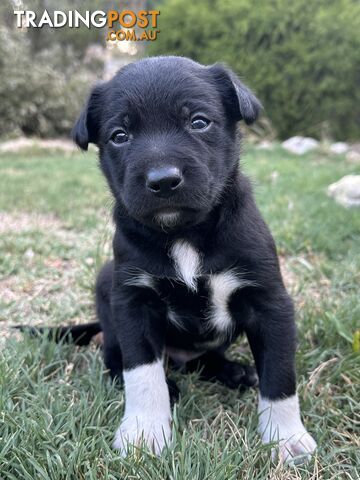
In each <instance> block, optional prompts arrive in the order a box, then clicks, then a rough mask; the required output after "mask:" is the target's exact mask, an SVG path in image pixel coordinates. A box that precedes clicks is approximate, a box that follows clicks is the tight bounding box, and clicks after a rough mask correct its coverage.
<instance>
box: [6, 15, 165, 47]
mask: <svg viewBox="0 0 360 480" xmlns="http://www.w3.org/2000/svg"><path fill="white" fill-rule="evenodd" d="M14 15H15V16H16V26H17V27H18V28H22V29H26V28H42V27H45V26H47V27H49V28H63V27H68V28H80V27H83V26H84V27H86V28H91V27H95V28H104V27H105V26H107V27H108V29H109V30H108V32H107V35H106V41H108V42H109V41H110V42H115V41H123V40H125V41H154V40H156V39H157V37H158V34H159V33H160V30H158V29H157V26H158V16H159V15H160V11H159V10H139V11H137V12H135V11H133V10H121V11H117V10H109V11H107V12H104V11H102V10H96V11H94V12H92V11H90V10H85V11H84V12H79V11H78V10H68V11H62V10H54V11H53V12H51V13H49V12H48V11H47V10H44V11H43V12H41V13H38V12H35V11H33V10H14Z"/></svg>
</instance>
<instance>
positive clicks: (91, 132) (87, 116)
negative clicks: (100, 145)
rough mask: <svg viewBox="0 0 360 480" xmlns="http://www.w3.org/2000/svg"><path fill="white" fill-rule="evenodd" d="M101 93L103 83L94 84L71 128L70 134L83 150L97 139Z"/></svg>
mask: <svg viewBox="0 0 360 480" xmlns="http://www.w3.org/2000/svg"><path fill="white" fill-rule="evenodd" d="M102 94H103V85H102V84H101V85H96V86H95V87H94V89H93V90H92V92H91V93H90V96H89V98H88V100H87V102H86V105H85V107H84V110H83V111H82V112H81V114H80V117H79V118H78V120H77V122H76V123H75V125H74V127H73V129H72V132H71V134H72V138H73V140H74V142H75V143H76V144H77V145H78V146H79V147H80V148H82V149H83V150H87V149H88V145H89V143H97V141H98V133H99V124H100V115H101V106H102V99H101V96H102Z"/></svg>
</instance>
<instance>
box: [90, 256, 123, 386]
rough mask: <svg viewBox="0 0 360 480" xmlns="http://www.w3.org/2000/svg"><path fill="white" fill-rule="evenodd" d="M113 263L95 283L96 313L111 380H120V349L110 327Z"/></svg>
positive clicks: (112, 328) (104, 269) (100, 274)
mask: <svg viewBox="0 0 360 480" xmlns="http://www.w3.org/2000/svg"><path fill="white" fill-rule="evenodd" d="M113 269H114V263H113V262H109V263H106V264H105V265H104V266H103V267H102V269H101V270H100V272H99V275H98V277H97V281H96V290H95V291H96V313H97V317H98V319H99V322H100V324H101V328H102V332H103V355H104V363H105V365H106V368H108V369H109V373H110V376H111V378H113V379H120V380H121V379H122V358H121V349H120V345H119V342H118V340H117V336H116V332H115V331H114V327H113V325H112V319H111V306H110V292H111V287H112V275H113Z"/></svg>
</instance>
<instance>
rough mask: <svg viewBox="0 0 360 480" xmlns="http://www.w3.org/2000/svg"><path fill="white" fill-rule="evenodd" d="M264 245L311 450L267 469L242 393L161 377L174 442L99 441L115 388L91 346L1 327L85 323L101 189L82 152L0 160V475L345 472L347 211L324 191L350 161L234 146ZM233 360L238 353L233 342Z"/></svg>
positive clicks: (356, 226) (112, 419) (96, 255)
mask: <svg viewBox="0 0 360 480" xmlns="http://www.w3.org/2000/svg"><path fill="white" fill-rule="evenodd" d="M243 165H244V169H245V170H246V171H247V172H248V173H249V174H250V176H251V178H252V179H253V183H254V186H255V190H256V196H257V199H258V203H259V206H260V208H261V211H262V212H263V214H264V217H265V219H266V221H267V222H268V224H269V225H270V227H271V229H272V231H273V233H274V235H275V238H276V241H277V244H278V248H279V253H280V256H281V261H282V265H283V267H284V275H285V280H286V283H287V284H288V286H289V288H290V291H291V293H292V294H293V296H294V299H295V302H296V307H297V316H298V327H299V350H298V355H297V364H298V372H299V394H300V399H301V403H302V410H303V414H304V419H305V423H306V425H307V426H308V428H309V430H310V431H311V432H312V433H313V434H314V435H315V436H316V438H317V440H318V442H319V449H318V452H317V455H316V456H315V458H314V459H313V460H312V461H311V462H310V464H308V465H305V466H301V467H297V468H289V467H280V466H278V465H276V464H272V462H271V460H270V455H269V447H266V446H262V445H261V444H260V441H259V438H258V436H257V434H256V409H255V402H256V392H255V391H247V392H245V393H243V394H239V393H238V392H234V391H230V390H228V389H226V388H224V387H222V386H220V385H215V384H211V383H207V382H201V381H200V380H199V379H198V376H197V375H196V374H192V375H188V376H182V375H177V380H178V382H179V386H180V388H181V391H182V397H181V401H180V403H179V405H178V406H177V409H176V412H175V415H174V437H175V446H174V448H173V449H170V450H169V451H167V452H165V453H164V454H163V456H162V457H161V458H155V457H153V456H152V455H151V454H149V453H147V452H137V453H136V454H134V455H132V456H130V457H128V458H127V459H125V460H121V459H119V458H118V456H117V455H116V453H115V452H114V451H113V450H112V449H111V441H112V437H113V434H114V431H115V429H116V428H117V426H118V424H119V421H120V418H121V412H122V409H123V395H122V392H121V391H119V390H117V389H116V388H115V386H114V385H112V384H111V383H110V381H109V379H108V377H107V375H106V372H104V367H103V364H102V360H101V355H100V353H99V351H97V350H96V349H95V348H94V347H92V348H87V349H82V350H81V349H78V348H75V347H73V346H64V345H55V344H53V343H51V342H48V341H46V340H44V339H42V340H33V339H29V338H23V337H21V336H15V337H14V336H13V335H11V333H10V328H9V327H10V326H11V325H13V324H16V323H20V322H22V323H31V324H39V323H42V324H46V325H50V324H51V325H56V324H59V323H63V324H68V323H70V322H82V321H84V322H85V321H89V320H92V319H93V318H94V311H93V301H92V288H93V283H94V277H95V273H96V270H97V268H98V266H99V265H100V263H101V262H102V261H103V260H104V258H105V257H107V256H108V255H109V254H110V240H111V220H110V218H111V214H110V209H111V204H112V202H111V197H110V194H109V193H108V190H107V188H106V186H105V182H104V181H103V179H102V177H101V175H100V172H99V171H98V168H97V160H96V156H95V154H94V153H92V152H91V153H89V154H87V155H84V154H80V153H79V154H71V155H64V154H60V153H50V152H37V151H32V152H27V153H21V154H7V155H1V156H0V252H1V256H0V329H1V333H2V334H3V337H6V341H5V340H4V341H3V342H2V349H1V351H0V381H1V390H0V414H1V417H0V478H1V479H14V480H15V479H16V480H18V479H29V480H30V479H44V480H45V479H51V480H57V479H95V478H96V479H98V478H101V479H103V478H104V479H149V480H152V479H154V480H155V479H156V480H159V479H176V480H183V479H189V480H204V479H209V480H210V479H214V480H215V479H216V480H218V479H219V480H222V479H224V480H229V479H230V480H232V479H234V480H235V479H244V480H246V479H249V480H250V479H251V480H253V479H286V480H287V479H335V478H336V479H357V478H359V472H358V470H357V465H360V438H359V437H360V435H359V434H360V407H359V398H360V355H359V354H355V353H353V352H352V345H351V340H352V335H353V333H354V331H355V330H356V329H358V328H359V326H360V305H359V290H360V212H359V210H358V209H357V210H356V209H354V210H347V209H344V208H343V207H340V206H338V205H337V204H336V203H335V202H334V201H333V200H332V199H329V198H328V197H327V196H326V187H327V185H328V184H330V183H332V182H334V181H336V180H338V179H339V178H341V177H342V176H343V175H345V174H348V173H358V174H359V173H360V167H359V166H354V165H352V164H350V163H347V162H346V160H345V158H343V157H341V156H329V155H327V154H326V153H324V152H317V153H312V154H309V155H306V156H304V157H296V156H293V155H290V154H288V153H286V152H284V151H283V150H282V149H281V148H280V147H276V148H275V149H274V150H273V151H263V150H257V149H255V148H250V147H248V148H245V152H244V155H243ZM231 354H232V356H234V357H246V358H249V351H248V347H247V345H246V343H245V342H242V343H239V344H238V345H235V346H234V348H233V349H232V352H231Z"/></svg>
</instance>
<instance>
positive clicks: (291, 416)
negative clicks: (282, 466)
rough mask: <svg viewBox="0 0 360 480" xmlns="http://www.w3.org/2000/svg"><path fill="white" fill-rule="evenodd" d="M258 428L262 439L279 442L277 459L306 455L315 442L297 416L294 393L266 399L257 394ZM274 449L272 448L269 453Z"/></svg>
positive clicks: (312, 448)
mask: <svg viewBox="0 0 360 480" xmlns="http://www.w3.org/2000/svg"><path fill="white" fill-rule="evenodd" d="M258 412H259V432H260V434H261V438H262V441H263V443H269V442H273V441H276V442H279V447H278V455H279V456H280V461H282V462H288V461H289V460H291V459H292V458H293V457H296V456H305V457H308V456H310V454H311V453H312V452H313V451H314V450H315V448H316V442H315V440H314V439H313V438H312V436H311V435H310V434H309V433H308V432H307V431H306V429H305V427H304V425H303V423H302V421H301V417H300V406H299V399H298V396H297V395H292V396H291V397H288V398H284V399H280V400H269V399H267V398H264V397H262V396H261V395H259V406H258ZM275 455H276V450H275V451H273V457H274V456H275Z"/></svg>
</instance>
